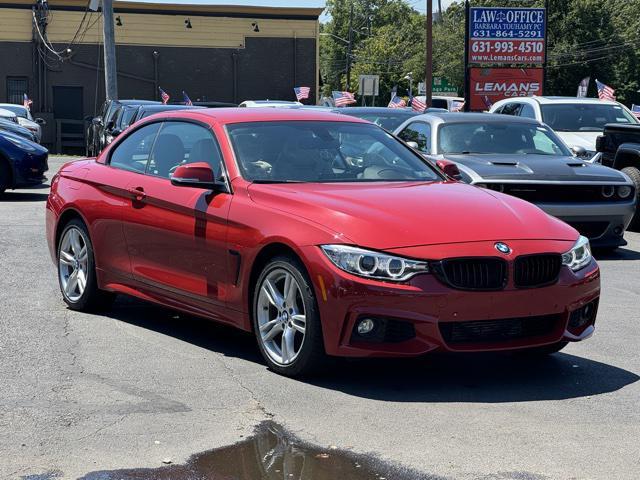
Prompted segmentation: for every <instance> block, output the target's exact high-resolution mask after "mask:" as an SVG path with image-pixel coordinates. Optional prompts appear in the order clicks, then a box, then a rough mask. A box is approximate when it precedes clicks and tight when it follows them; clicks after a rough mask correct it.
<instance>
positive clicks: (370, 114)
mask: <svg viewBox="0 0 640 480" xmlns="http://www.w3.org/2000/svg"><path fill="white" fill-rule="evenodd" d="M333 111H334V112H335V113H341V114H343V115H350V116H352V117H358V118H362V119H363V120H367V121H369V122H371V123H375V124H376V125H378V126H380V127H382V128H384V129H385V130H387V131H389V132H392V131H393V130H395V129H396V128H397V127H398V126H399V125H400V124H401V123H403V122H404V121H405V120H407V119H408V118H411V117H415V116H416V115H418V113H417V112H414V111H413V110H411V109H410V108H386V107H349V108H336V109H334V110H333Z"/></svg>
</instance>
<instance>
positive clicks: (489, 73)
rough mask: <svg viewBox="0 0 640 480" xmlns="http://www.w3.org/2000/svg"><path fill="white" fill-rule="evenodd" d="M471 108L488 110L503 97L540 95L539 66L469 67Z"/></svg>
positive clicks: (540, 76)
mask: <svg viewBox="0 0 640 480" xmlns="http://www.w3.org/2000/svg"><path fill="white" fill-rule="evenodd" d="M469 77H470V87H471V88H470V94H471V102H470V108H471V110H476V111H478V110H488V109H489V108H490V107H491V105H493V104H494V103H496V102H497V101H498V100H502V99H503V98H512V97H531V96H533V95H542V82H543V80H544V74H543V70H542V69H541V68H471V69H470V75H469Z"/></svg>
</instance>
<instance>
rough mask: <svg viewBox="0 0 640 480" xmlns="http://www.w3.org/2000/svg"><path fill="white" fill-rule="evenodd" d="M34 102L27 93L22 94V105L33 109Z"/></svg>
mask: <svg viewBox="0 0 640 480" xmlns="http://www.w3.org/2000/svg"><path fill="white" fill-rule="evenodd" d="M32 104H33V101H32V100H31V99H30V98H29V96H28V95H27V94H26V93H25V94H23V95H22V105H24V108H28V109H29V110H31V105H32Z"/></svg>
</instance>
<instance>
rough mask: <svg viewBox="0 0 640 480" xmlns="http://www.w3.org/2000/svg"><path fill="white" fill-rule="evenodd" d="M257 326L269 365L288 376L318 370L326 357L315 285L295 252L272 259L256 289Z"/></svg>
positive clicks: (296, 375)
mask: <svg viewBox="0 0 640 480" xmlns="http://www.w3.org/2000/svg"><path fill="white" fill-rule="evenodd" d="M252 311H253V329H254V332H255V335H256V340H257V342H258V347H259V348H260V352H261V353H262V356H263V357H264V359H265V361H266V362H267V364H268V366H269V368H271V369H272V370H274V371H275V372H277V373H280V374H282V375H286V376H288V377H298V376H303V375H308V374H310V373H313V372H316V371H317V370H318V369H319V368H320V367H321V365H322V363H323V362H324V361H326V354H325V350H324V342H323V340H322V328H321V324H320V315H319V313H318V307H317V303H316V298H315V293H314V291H313V286H312V284H311V282H310V281H309V278H308V276H307V273H306V270H305V268H304V266H303V265H302V263H301V262H300V261H299V260H298V259H296V258H295V257H293V256H288V255H283V256H277V257H275V258H273V259H271V260H270V261H269V262H268V263H267V265H266V266H265V267H264V269H263V270H262V273H261V274H260V276H259V278H258V281H257V282H256V287H255V289H254V293H253V305H252Z"/></svg>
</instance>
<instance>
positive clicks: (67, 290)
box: [58, 227, 89, 302]
mask: <svg viewBox="0 0 640 480" xmlns="http://www.w3.org/2000/svg"><path fill="white" fill-rule="evenodd" d="M88 271H89V255H88V251H87V241H86V238H85V236H84V233H83V232H82V231H81V230H80V229H78V228H76V227H71V228H69V229H68V230H67V231H66V232H65V233H64V235H63V237H62V240H61V241H60V248H59V249H58V272H59V276H60V285H61V287H62V293H63V294H64V296H65V297H66V298H67V300H69V301H70V302H77V301H78V300H80V298H82V295H83V294H84V291H85V288H86V287H87V276H88Z"/></svg>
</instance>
